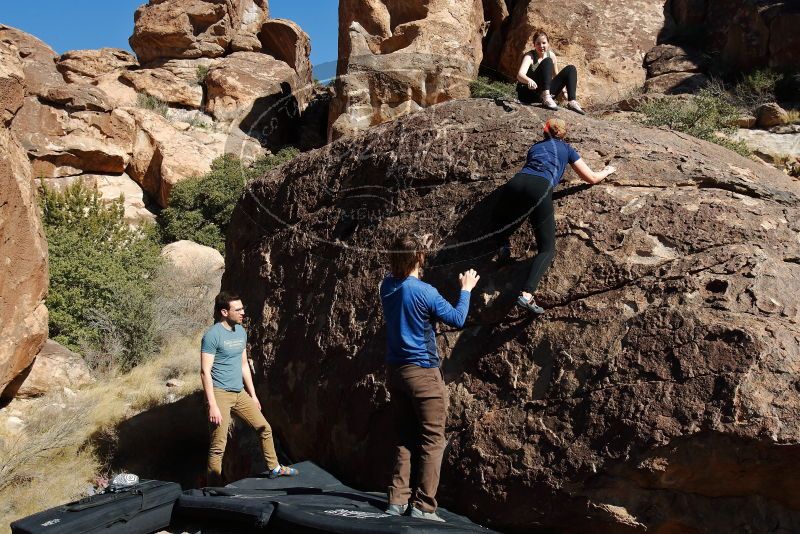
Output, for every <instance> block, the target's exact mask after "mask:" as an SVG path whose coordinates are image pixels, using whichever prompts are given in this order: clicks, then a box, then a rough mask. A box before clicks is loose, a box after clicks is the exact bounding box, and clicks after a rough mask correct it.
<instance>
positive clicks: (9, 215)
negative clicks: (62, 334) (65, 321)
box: [0, 127, 48, 398]
mask: <svg viewBox="0 0 800 534" xmlns="http://www.w3.org/2000/svg"><path fill="white" fill-rule="evenodd" d="M0 271H1V272H2V276H0V313H2V316H3V320H2V322H0V398H10V397H11V396H13V394H12V393H11V392H10V391H9V392H8V393H6V392H5V390H6V387H7V386H8V385H9V383H11V382H12V381H13V380H14V379H15V378H16V377H17V376H18V375H19V374H20V373H21V372H23V371H24V370H25V369H26V368H27V367H28V366H29V365H30V364H31V362H32V361H33V358H34V357H35V356H36V354H37V353H38V352H39V349H40V348H41V347H42V345H43V344H44V342H45V340H46V339H47V308H45V305H44V297H45V295H46V293H47V282H48V277H47V242H46V240H45V237H44V231H43V229H42V224H41V221H40V219H39V212H38V206H37V204H36V193H35V184H34V182H33V178H32V176H31V168H30V164H29V163H28V157H27V155H26V154H25V151H24V150H23V149H22V147H21V146H20V145H19V143H18V142H17V140H16V139H15V138H14V137H13V136H12V134H11V132H10V131H9V130H8V129H6V128H4V127H0Z"/></svg>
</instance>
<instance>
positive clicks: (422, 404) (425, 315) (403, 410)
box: [380, 234, 480, 521]
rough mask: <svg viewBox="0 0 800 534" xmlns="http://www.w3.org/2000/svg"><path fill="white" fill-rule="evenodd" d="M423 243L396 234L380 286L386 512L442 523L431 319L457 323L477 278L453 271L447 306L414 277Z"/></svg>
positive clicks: (438, 390) (437, 375)
mask: <svg viewBox="0 0 800 534" xmlns="http://www.w3.org/2000/svg"><path fill="white" fill-rule="evenodd" d="M429 246H430V240H429V238H427V237H424V238H416V237H414V236H412V235H409V234H406V235H401V236H399V237H397V238H396V239H395V240H394V242H393V243H392V247H391V250H390V251H389V254H388V255H389V265H390V267H391V271H392V272H391V274H389V275H387V276H386V277H385V278H384V279H383V282H381V285H380V296H381V304H382V305H383V316H384V318H385V320H386V341H387V352H386V364H387V375H388V385H389V391H390V392H391V412H392V419H393V421H394V424H395V427H396V429H397V437H398V441H397V446H396V449H395V465H394V473H393V475H392V482H391V485H390V486H389V491H388V493H389V506H388V508H387V510H386V512H387V513H388V514H391V515H403V514H404V513H406V512H407V511H409V512H410V515H411V517H416V518H420V519H429V520H432V521H444V520H443V519H442V518H441V517H439V515H438V514H437V513H436V507H437V503H436V490H437V488H438V486H439V474H440V471H441V467H442V455H443V453H444V446H445V435H444V429H445V421H446V419H447V389H446V388H445V385H444V378H443V377H442V372H441V370H440V369H439V363H440V360H439V354H438V352H437V349H436V339H435V334H434V331H433V324H432V323H433V321H435V320H440V321H442V322H443V323H445V324H447V325H450V326H453V327H456V328H461V327H463V326H464V321H465V320H466V318H467V312H468V311H469V297H470V291H472V289H473V288H474V287H475V285H476V284H477V283H478V280H479V279H480V276H478V274H477V273H476V272H475V271H474V270H473V269H470V270H468V271H466V272H464V273H461V274H460V275H458V279H459V282H460V284H461V294H460V296H459V299H458V304H457V305H456V307H455V308H454V307H453V306H451V305H450V303H449V302H447V301H446V300H445V299H444V298H442V296H441V295H440V294H439V292H438V291H437V290H436V289H435V288H434V287H433V286H431V285H429V284H426V283H425V282H423V281H421V280H420V271H421V269H422V266H423V263H424V261H425V252H424V251H425V249H426V248H429ZM412 454H413V455H414V457H415V460H418V464H417V465H415V466H412V465H411V458H412ZM412 467H413V470H414V477H413V480H415V481H416V488H415V489H414V491H413V492H412V488H411V480H412ZM409 504H410V505H411V507H410V510H409Z"/></svg>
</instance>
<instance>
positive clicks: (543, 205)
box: [492, 118, 616, 314]
mask: <svg viewBox="0 0 800 534" xmlns="http://www.w3.org/2000/svg"><path fill="white" fill-rule="evenodd" d="M566 134H567V125H566V123H565V122H564V121H563V120H561V119H554V118H553V119H550V120H548V121H547V123H545V126H544V139H543V140H542V141H538V142H537V143H535V144H534V145H533V146H531V147H530V148H529V149H528V156H527V160H526V162H525V166H524V167H523V168H522V170H521V171H519V172H518V173H517V174H515V175H514V177H513V178H511V180H509V181H508V182H507V183H506V184H505V185H504V186H503V188H502V191H501V192H500V198H499V199H498V201H497V204H496V206H495V208H494V211H493V213H492V221H493V225H494V228H495V229H497V232H498V234H499V236H500V238H501V240H502V246H501V248H500V252H499V258H498V260H499V261H500V262H504V261H507V260H508V259H510V257H511V245H510V243H509V237H510V236H511V234H512V233H513V232H514V231H515V230H516V229H517V228H519V225H520V224H522V222H523V220H524V219H525V218H526V217H527V218H528V221H529V222H530V224H531V226H532V227H533V232H534V235H535V236H536V246H537V249H538V252H537V254H536V256H535V257H534V258H533V264H532V265H531V270H530V273H529V274H528V279H527V281H526V282H525V285H524V286H523V289H522V292H521V293H520V295H519V297H518V298H517V305H518V306H521V307H522V308H525V309H526V310H528V311H531V312H533V313H536V314H541V313H544V309H542V308H541V307H540V306H538V305H537V304H536V302H535V301H534V299H533V293H534V292H535V291H536V287H537V286H538V285H539V281H540V280H541V278H542V276H543V275H544V273H545V271H547V269H548V267H550V264H551V263H552V262H553V258H554V257H555V253H556V220H555V215H554V213H553V189H554V188H555V187H556V186H557V185H558V183H559V182H560V181H561V178H562V176H563V175H564V170H565V169H566V166H567V163H569V164H570V166H571V167H572V168H573V170H574V171H575V172H576V173H577V174H578V176H580V178H581V179H582V180H583V181H585V182H587V183H590V184H593V185H594V184H596V183H598V182H600V181H602V180H603V179H604V178H605V177H606V176H608V175H609V174H611V173H613V172H615V171H616V169H615V168H614V167H612V166H610V165H608V166H606V167H605V168H603V170H601V171H600V172H594V171H593V170H592V169H590V168H589V166H588V165H587V164H586V163H585V162H584V161H583V159H581V157H580V155H578V153H577V152H576V151H575V149H574V148H572V147H571V146H570V145H569V144H568V143H566V142H565V141H564V138H565V136H566Z"/></svg>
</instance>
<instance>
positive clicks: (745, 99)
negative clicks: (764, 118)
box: [733, 69, 781, 111]
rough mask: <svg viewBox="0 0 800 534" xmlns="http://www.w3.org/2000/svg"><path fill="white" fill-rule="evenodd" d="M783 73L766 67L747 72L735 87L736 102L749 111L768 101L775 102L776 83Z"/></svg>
mask: <svg viewBox="0 0 800 534" xmlns="http://www.w3.org/2000/svg"><path fill="white" fill-rule="evenodd" d="M780 79H781V74H779V73H777V72H775V71H772V70H769V69H766V70H755V71H753V72H751V73H750V74H746V75H745V76H744V77H743V78H742V79H741V80H740V81H739V82H738V83H737V84H736V85H735V86H734V88H733V96H734V103H735V104H736V105H738V106H740V107H742V108H745V109H747V110H749V111H754V110H755V108H757V107H758V106H760V105H761V104H766V103H767V102H775V84H776V83H777V82H778V80H780Z"/></svg>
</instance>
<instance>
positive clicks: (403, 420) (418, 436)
mask: <svg viewBox="0 0 800 534" xmlns="http://www.w3.org/2000/svg"><path fill="white" fill-rule="evenodd" d="M389 391H390V392H391V396H392V398H391V411H392V417H393V418H394V421H395V425H396V427H397V437H398V441H397V446H396V449H395V454H396V459H395V465H394V474H393V475H392V485H391V486H389V503H390V504H407V503H408V502H409V501H410V502H411V504H412V505H413V506H414V507H415V508H418V509H420V510H422V511H424V512H433V511H435V510H436V506H437V505H436V490H437V489H438V487H439V476H440V474H441V470H442V455H443V454H444V446H445V436H444V429H445V422H446V420H447V389H446V388H445V386H444V380H443V379H442V372H441V371H440V370H439V369H438V368H431V369H426V368H424V367H419V366H417V365H402V366H398V367H393V366H392V367H390V368H389ZM412 454H413V455H414V460H416V462H415V463H416V465H414V466H413V467H414V475H415V476H414V480H415V481H416V491H415V492H414V494H413V496H412V492H411V470H412V465H411V458H412Z"/></svg>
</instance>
